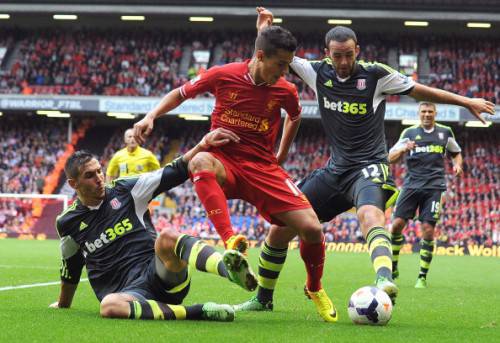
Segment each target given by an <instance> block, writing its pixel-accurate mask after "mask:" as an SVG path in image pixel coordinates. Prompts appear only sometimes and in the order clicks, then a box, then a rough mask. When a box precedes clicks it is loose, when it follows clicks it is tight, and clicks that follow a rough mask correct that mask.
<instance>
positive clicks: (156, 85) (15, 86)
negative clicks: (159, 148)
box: [0, 29, 500, 102]
mask: <svg viewBox="0 0 500 343" xmlns="http://www.w3.org/2000/svg"><path fill="white" fill-rule="evenodd" d="M296 36H297V39H298V41H299V49H298V51H297V55H298V56H301V57H306V58H308V59H320V58H322V57H323V45H322V44H321V42H322V39H321V37H323V33H322V32H314V33H308V34H300V33H296ZM3 37H4V38H3V39H2V38H0V46H2V45H4V46H6V47H7V49H8V50H7V52H8V51H9V50H11V49H13V47H14V46H18V49H19V52H18V54H17V55H16V56H13V57H12V58H13V59H14V60H13V61H12V63H11V65H12V66H11V68H10V70H8V71H4V72H2V75H1V76H0V92H1V93H22V94H71V95H75V94H78V95H91V94H92V95H117V96H119V95H122V96H161V95H164V94H165V93H167V92H168V91H169V90H171V89H173V88H175V87H178V86H179V85H182V84H183V83H184V82H185V81H186V80H187V79H188V78H192V77H194V76H195V75H196V74H197V73H198V72H201V71H203V69H204V68H201V69H199V68H198V67H197V66H196V64H195V63H194V60H193V58H192V56H188V57H185V56H183V51H184V50H186V48H187V51H188V52H190V51H193V50H208V51H210V56H212V59H211V61H210V65H209V66H212V65H218V64H224V63H228V62H233V61H241V60H243V59H246V58H250V57H251V55H252V51H253V40H254V37H255V33H254V32H253V31H240V32H231V31H228V32H220V31H215V32H190V31H167V32H164V31H158V30H157V31H141V32H135V31H134V32H130V31H112V32H111V31H100V30H80V31H75V32H71V31H70V32H63V31H60V30H54V29H52V30H47V31H43V32H32V31H21V32H16V34H15V37H17V38H16V39H17V40H15V39H14V38H13V37H14V35H13V34H10V35H8V34H6V35H4V36H3ZM358 38H359V40H360V45H361V48H362V49H361V54H360V56H359V58H360V59H362V60H366V61H378V62H382V63H386V64H392V65H394V64H397V56H396V59H395V60H393V61H389V59H390V58H389V55H390V51H392V50H393V51H396V54H397V55H398V56H399V55H400V54H406V53H415V54H417V55H418V54H420V53H421V54H426V55H425V56H423V57H425V58H424V59H423V60H428V63H429V69H430V70H429V73H428V75H415V77H421V79H420V81H422V82H424V83H430V85H432V86H437V87H441V88H444V89H446V90H450V91H453V92H456V93H459V94H462V95H467V96H480V97H485V98H487V99H489V100H491V101H493V102H496V100H497V99H499V98H500V97H499V95H500V86H499V82H498V80H499V79H500V76H499V68H498V65H499V63H498V61H499V60H500V48H499V47H498V45H497V44H495V43H494V41H492V40H491V39H488V38H482V39H481V38H479V39H478V38H462V37H460V38H459V37H456V36H453V35H445V36H435V37H434V36H433V37H422V36H416V35H413V36H412V35H408V34H406V35H400V36H397V35H395V34H393V35H387V36H381V35H375V34H367V33H363V32H361V33H359V37H358ZM2 41H5V42H8V44H7V43H2ZM424 47H425V49H424ZM184 58H186V61H187V66H188V67H187V68H185V70H181V68H180V64H181V63H182V60H183V59H184ZM389 62H391V63H389ZM288 79H289V80H290V81H292V82H294V83H295V84H297V87H298V90H299V94H300V97H301V99H303V100H310V99H314V93H313V91H312V90H310V89H309V88H308V87H305V86H304V84H303V83H302V82H301V81H300V80H299V79H298V78H296V77H294V76H292V75H290V76H288ZM390 101H398V97H391V98H390Z"/></svg>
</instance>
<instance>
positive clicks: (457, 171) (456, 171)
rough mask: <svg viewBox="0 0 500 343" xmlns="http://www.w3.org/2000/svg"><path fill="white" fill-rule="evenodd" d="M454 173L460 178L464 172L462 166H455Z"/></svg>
mask: <svg viewBox="0 0 500 343" xmlns="http://www.w3.org/2000/svg"><path fill="white" fill-rule="evenodd" d="M453 172H454V173H455V176H460V175H462V173H463V172H464V170H463V169H462V167H461V166H453Z"/></svg>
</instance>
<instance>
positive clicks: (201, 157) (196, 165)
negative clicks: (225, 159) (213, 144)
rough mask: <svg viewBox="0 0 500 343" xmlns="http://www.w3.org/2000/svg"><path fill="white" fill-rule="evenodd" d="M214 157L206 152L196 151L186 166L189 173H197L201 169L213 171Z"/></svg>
mask: <svg viewBox="0 0 500 343" xmlns="http://www.w3.org/2000/svg"><path fill="white" fill-rule="evenodd" d="M213 160H214V158H213V156H212V155H211V154H209V153H207V152H199V153H197V154H196V155H195V156H194V157H193V158H192V159H191V161H189V164H188V168H189V170H190V171H191V173H198V172H201V171H212V172H215V163H214V161H213Z"/></svg>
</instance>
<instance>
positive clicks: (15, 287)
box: [0, 279, 89, 292]
mask: <svg viewBox="0 0 500 343" xmlns="http://www.w3.org/2000/svg"><path fill="white" fill-rule="evenodd" d="M80 281H89V279H81V280H80ZM60 284H61V281H54V282H43V283H32V284H29V285H18V286H7V287H0V292H2V291H10V290H13V289H22V288H33V287H43V286H52V285H60Z"/></svg>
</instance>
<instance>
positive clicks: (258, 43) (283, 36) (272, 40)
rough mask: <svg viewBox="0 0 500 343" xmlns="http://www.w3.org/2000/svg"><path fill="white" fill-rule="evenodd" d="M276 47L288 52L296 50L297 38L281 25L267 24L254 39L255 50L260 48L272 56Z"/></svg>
mask: <svg viewBox="0 0 500 343" xmlns="http://www.w3.org/2000/svg"><path fill="white" fill-rule="evenodd" d="M278 49H282V50H285V51H288V52H295V50H297V40H296V39H295V37H294V36H293V35H292V33H291V32H290V31H288V30H287V29H284V28H282V27H281V26H269V27H266V28H265V29H263V30H261V31H260V32H259V35H258V36H257V38H256V39H255V51H257V50H262V51H264V54H265V55H266V56H273V55H275V54H276V52H277V50H278Z"/></svg>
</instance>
